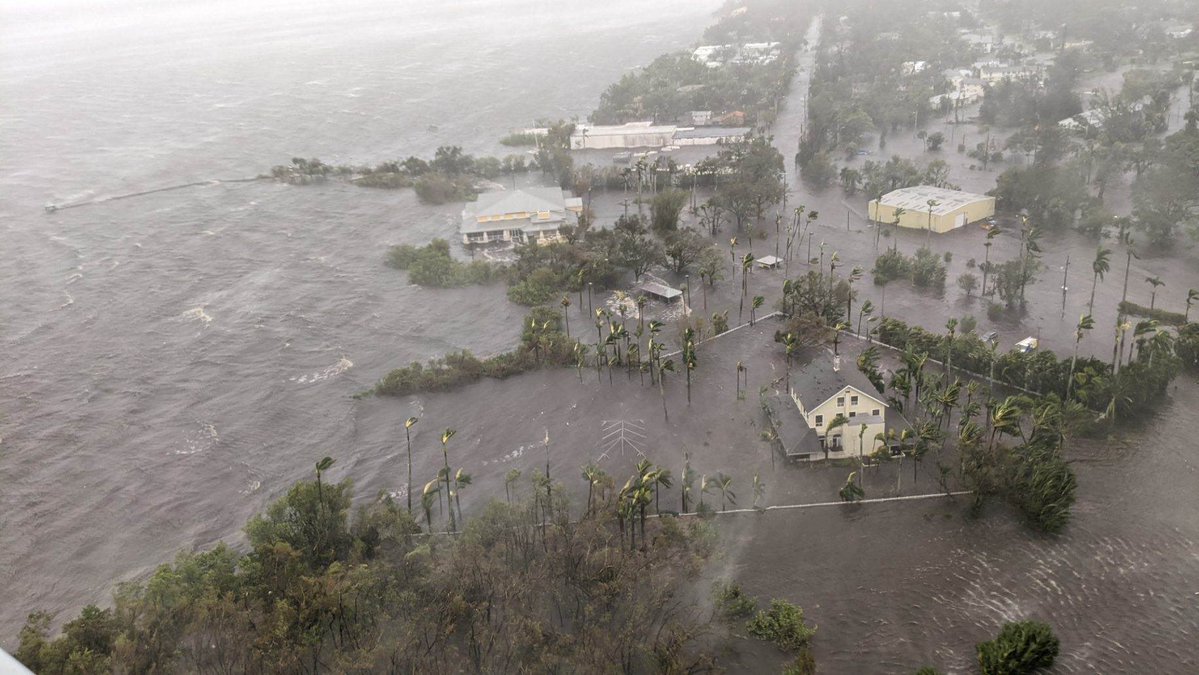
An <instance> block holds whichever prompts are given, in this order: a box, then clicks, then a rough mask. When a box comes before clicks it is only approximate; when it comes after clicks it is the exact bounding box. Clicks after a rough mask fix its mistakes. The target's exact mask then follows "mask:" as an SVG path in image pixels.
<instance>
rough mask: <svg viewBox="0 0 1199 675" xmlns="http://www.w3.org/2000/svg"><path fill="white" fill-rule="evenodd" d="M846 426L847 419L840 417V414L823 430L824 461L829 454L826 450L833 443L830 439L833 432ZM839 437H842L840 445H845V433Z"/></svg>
mask: <svg viewBox="0 0 1199 675" xmlns="http://www.w3.org/2000/svg"><path fill="white" fill-rule="evenodd" d="M848 424H849V418H848V417H846V416H845V415H842V414H841V413H837V416H836V417H834V418H833V420H832V421H831V422H829V423H828V426H827V427H825V429H824V459H825V460H827V459H828V452H829V450H828V448H829V446H830V445H832V442H833V438H832V436H833V432H834V431H836V430H837V429H840V428H841V427H843V426H846V425H848ZM841 436H842V442H841V445H845V442H844V436H845V432H841Z"/></svg>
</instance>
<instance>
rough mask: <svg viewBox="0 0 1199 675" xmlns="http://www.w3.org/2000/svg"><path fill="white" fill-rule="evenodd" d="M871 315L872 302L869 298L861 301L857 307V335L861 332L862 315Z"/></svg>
mask: <svg viewBox="0 0 1199 675" xmlns="http://www.w3.org/2000/svg"><path fill="white" fill-rule="evenodd" d="M873 315H874V303H872V302H870V301H869V300H867V301H865V302H863V303H862V304H861V306H860V307H858V330H857V333H858V335H861V334H862V317H863V316H873Z"/></svg>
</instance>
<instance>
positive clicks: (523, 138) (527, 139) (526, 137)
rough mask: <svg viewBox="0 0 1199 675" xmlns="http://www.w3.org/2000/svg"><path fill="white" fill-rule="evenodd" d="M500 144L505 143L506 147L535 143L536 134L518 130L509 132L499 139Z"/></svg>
mask: <svg viewBox="0 0 1199 675" xmlns="http://www.w3.org/2000/svg"><path fill="white" fill-rule="evenodd" d="M500 145H506V146H508V147H520V146H526V145H537V134H533V133H525V132H519V131H518V132H515V133H511V134H508V135H507V136H504V137H503V138H501V139H500Z"/></svg>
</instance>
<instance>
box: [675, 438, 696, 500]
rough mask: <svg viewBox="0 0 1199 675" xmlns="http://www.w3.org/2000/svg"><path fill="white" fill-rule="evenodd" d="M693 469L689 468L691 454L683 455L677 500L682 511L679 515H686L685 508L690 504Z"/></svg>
mask: <svg viewBox="0 0 1199 675" xmlns="http://www.w3.org/2000/svg"><path fill="white" fill-rule="evenodd" d="M695 477H696V473H695V469H692V468H691V453H689V452H684V453H683V475H682V477H681V479H680V480H679V500H680V502H681V504H680V506H681V507H682V510H681V511H680V513H687V506H688V505H689V504H690V497H691V491H692V490H694V489H695V488H694V486H695Z"/></svg>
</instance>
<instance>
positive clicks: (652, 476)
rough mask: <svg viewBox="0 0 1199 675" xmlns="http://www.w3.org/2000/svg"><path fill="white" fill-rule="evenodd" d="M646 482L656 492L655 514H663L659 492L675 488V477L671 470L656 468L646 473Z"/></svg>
mask: <svg viewBox="0 0 1199 675" xmlns="http://www.w3.org/2000/svg"><path fill="white" fill-rule="evenodd" d="M645 482H646V484H647V485H649V486H650V487H652V488H653V490H654V513H661V512H662V509H661V507H660V505H659V499H658V491H659V490H669V489H670V488H672V487H674V476H673V475H671V473H670V469H663V468H662V467H654V468H653V470H652V471H647V472H646V473H645Z"/></svg>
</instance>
